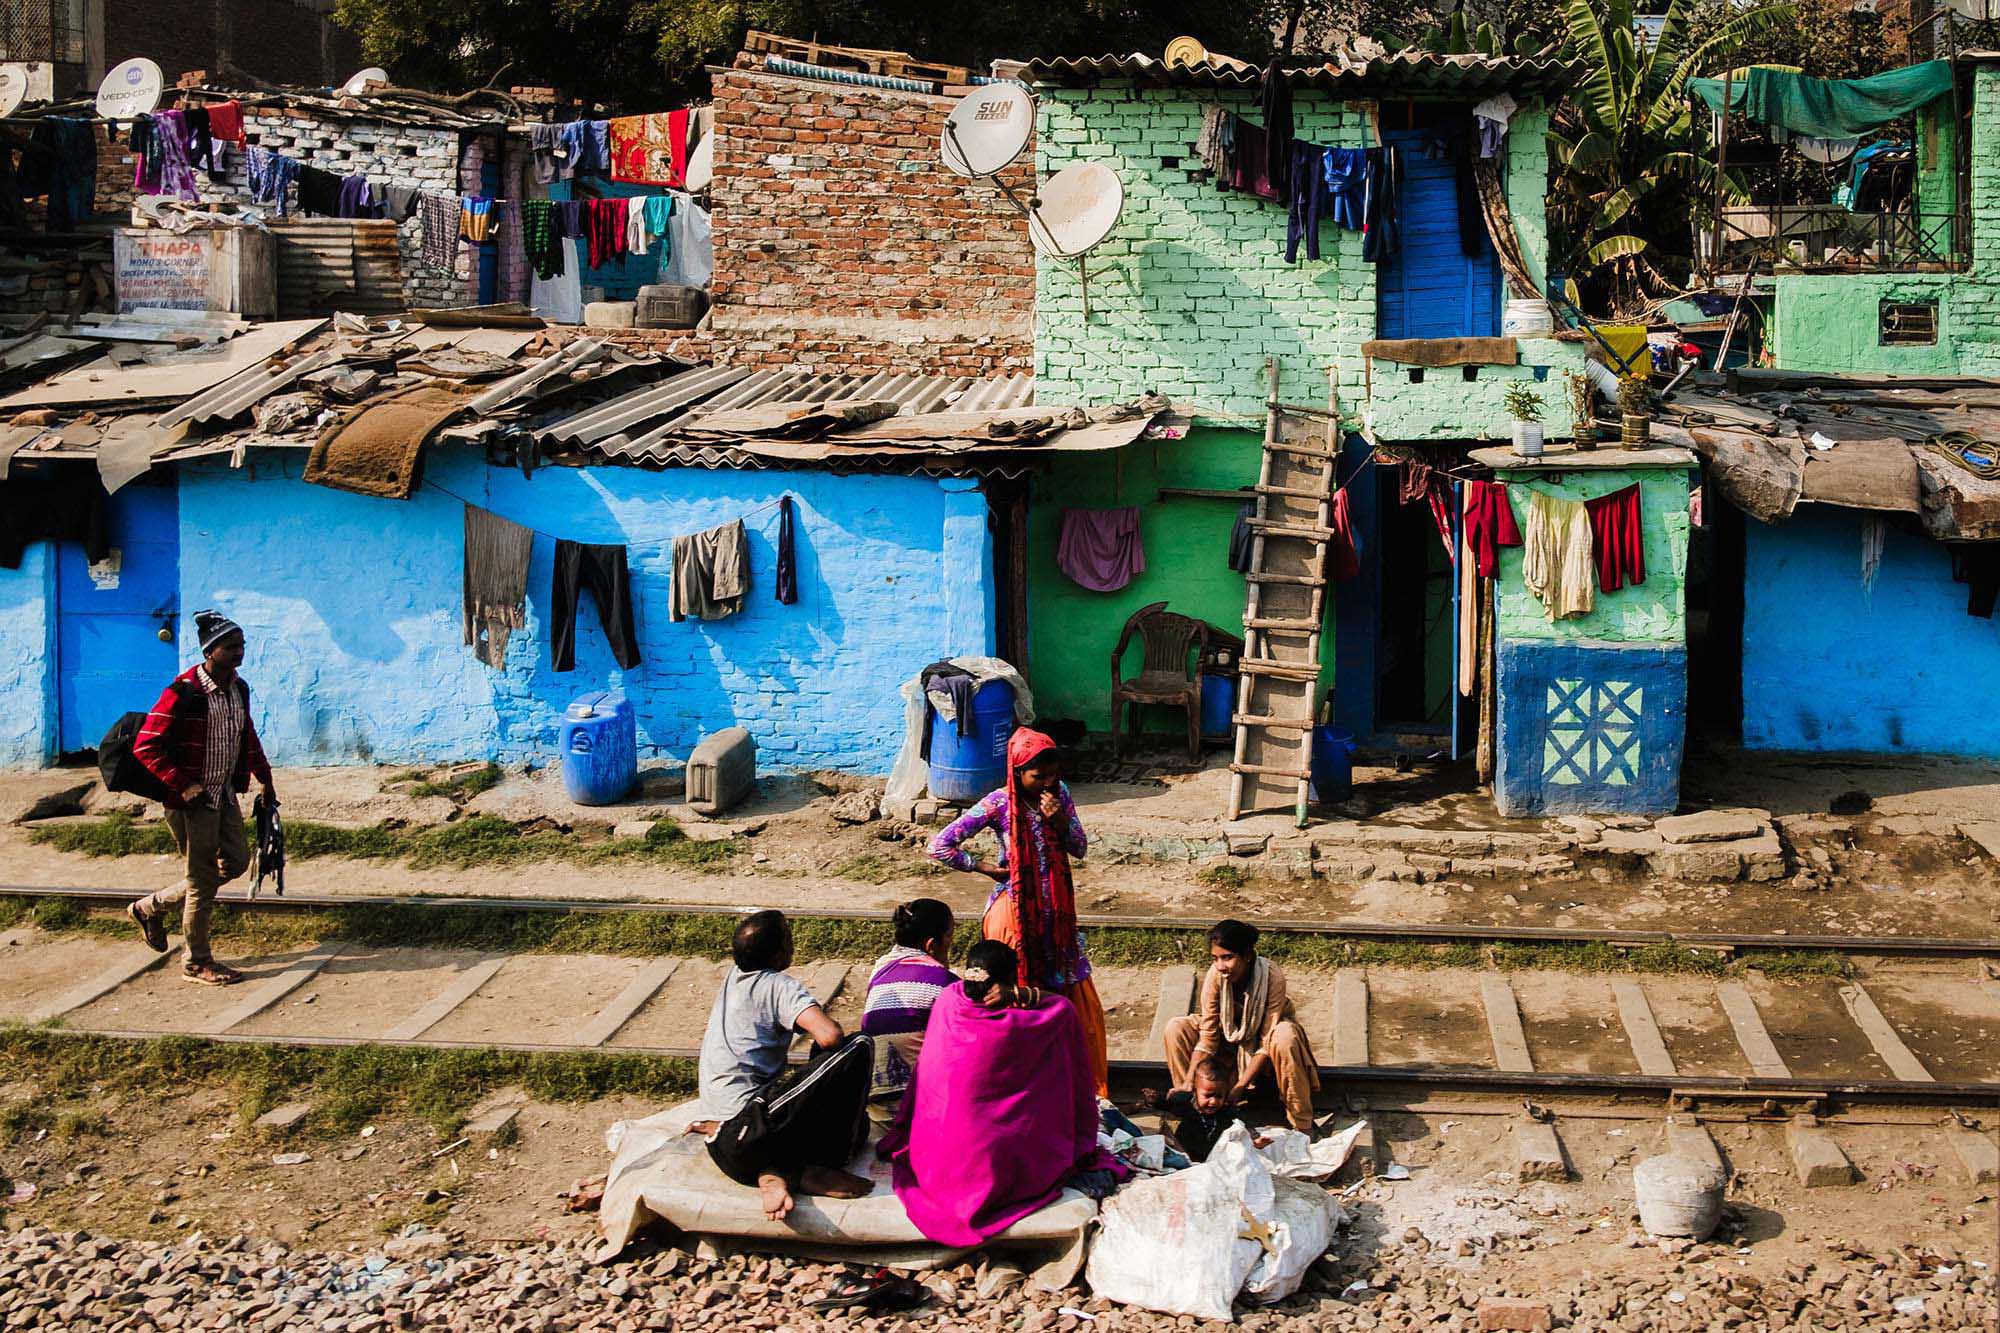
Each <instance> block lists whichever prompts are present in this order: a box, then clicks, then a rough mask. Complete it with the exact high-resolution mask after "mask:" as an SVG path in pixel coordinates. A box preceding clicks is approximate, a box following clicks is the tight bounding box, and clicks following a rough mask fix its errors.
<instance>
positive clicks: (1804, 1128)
mask: <svg viewBox="0 0 2000 1333" xmlns="http://www.w3.org/2000/svg"><path fill="white" fill-rule="evenodd" d="M1785 1142H1786V1144H1787V1145H1788V1146H1789V1147H1790V1148H1791V1151H1792V1172H1793V1174H1794V1175H1796V1176H1797V1177H1798V1178H1799V1184H1801V1185H1803V1186H1805V1187H1806V1188H1807V1189H1827V1188H1830V1187H1834V1186H1839V1185H1852V1184H1853V1183H1854V1164H1853V1163H1852V1162H1850V1161H1848V1160H1847V1154H1846V1153H1844V1152H1842V1151H1841V1150H1840V1145H1839V1144H1838V1143H1835V1142H1834V1141H1833V1135H1831V1134H1829V1133H1827V1132H1826V1130H1825V1129H1823V1128H1821V1127H1820V1123H1819V1118H1818V1117H1817V1116H1810V1115H1795V1116H1793V1117H1792V1118H1791V1120H1790V1121H1789V1122H1788V1123H1787V1124H1786V1126H1785Z"/></svg>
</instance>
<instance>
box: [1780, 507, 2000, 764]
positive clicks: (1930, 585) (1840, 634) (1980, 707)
mask: <svg viewBox="0 0 2000 1333" xmlns="http://www.w3.org/2000/svg"><path fill="white" fill-rule="evenodd" d="M1861 524H1862V519H1861V515H1859V514H1857V513H1854V512H1852V511H1850V510H1845V509H1836V508H1832V507H1829V506H1824V505H1802V506H1800V508H1799V509H1798V510H1797V512H1795V513H1794V514H1793V515H1792V517H1791V519H1790V520H1789V521H1788V522H1786V523H1785V524H1783V525H1782V526H1778V527H1767V526H1765V525H1764V524H1761V523H1755V522H1752V523H1746V524H1745V525H1744V526H1745V528H1746V529H1747V530H1748V531H1747V533H1746V542H1745V551H1744V580H1743V584H1744V590H1743V743H1744V744H1745V745H1746V746H1749V747H1751V748H1755V749H1783V750H1859V751H1873V752H1887V753H1916V752H1927V753H1935V754H1963V755H1974V756H1981V757H1987V758H2000V710H1996V709H1995V708H1994V706H1993V700H1992V695H1991V684H1992V681H1993V680H1994V679H1995V677H1996V675H2000V619H1994V620H1980V619H1978V618H1977V617H1974V616H1969V615H1967V614H1966V613H1965V602H1966V587H1965V585H1964V584H1960V583H1953V582H1952V581H1951V555H1950V552H1949V551H1947V550H1946V549H1945V547H1943V546H1942V545H1940V544H1939V543H1937V542H1934V541H1931V540H1929V539H1928V538H1925V537H1922V536H1918V535H1916V534H1914V533H1909V532H1904V531H1901V530H1899V529H1898V528H1897V527H1896V525H1895V523H1894V522H1893V521H1892V522H1891V523H1890V525H1889V531H1888V539H1887V541H1886V542H1885V544H1884V546H1883V551H1882V567H1881V570H1880V572H1879V573H1878V574H1877V575H1876V578H1875V587H1874V591H1873V594H1872V595H1865V594H1864V593H1863V592H1862V590H1861Z"/></svg>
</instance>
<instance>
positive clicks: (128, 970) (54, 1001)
mask: <svg viewBox="0 0 2000 1333" xmlns="http://www.w3.org/2000/svg"><path fill="white" fill-rule="evenodd" d="M180 956H181V946H180V945H178V944H176V945H174V946H173V947H172V948H170V949H168V950H167V951H166V952H165V953H156V952H154V951H153V949H152V948H151V946H149V945H146V944H143V943H140V942H137V941H135V942H133V943H132V944H130V945H127V946H126V947H125V948H124V949H122V950H120V951H119V954H118V956H117V957H116V958H114V959H113V960H112V961H111V963H110V964H108V965H107V966H106V967H105V968H104V970H103V971H101V972H99V973H97V974H96V975H94V976H92V977H91V978H90V979H89V980H88V981H83V982H79V983H78V984H77V985H75V986H73V987H72V988H70V989H69V990H66V991H63V992H61V993H59V994H57V995H55V996H53V997H51V998H50V999H48V1000H46V1001H44V1002H43V1003H42V1004H41V1005H39V1006H37V1007H36V1008H34V1009H31V1010H29V1011H28V1013H27V1015H26V1018H25V1021H26V1022H28V1023H46V1022H47V1021H48V1020H50V1019H51V1018H60V1017H62V1016H63V1015H64V1014H66V1013H69V1012H70V1011H71V1010H73V1009H81V1008H83V1006H85V1005H86V1004H89V1003H90V1002H91V1001H93V1000H98V999H102V998H103V997H104V996H106V995H109V994H110V993H111V992H112V991H115V990H117V989H118V988H119V987H120V986H122V985H124V984H125V983H126V982H128V981H130V980H132V978H134V977H137V976H142V975H144V974H145V973H147V972H150V971H152V970H153V969H154V968H156V967H158V966H160V965H161V964H162V963H164V962H166V961H167V960H168V959H170V958H178V957H180Z"/></svg>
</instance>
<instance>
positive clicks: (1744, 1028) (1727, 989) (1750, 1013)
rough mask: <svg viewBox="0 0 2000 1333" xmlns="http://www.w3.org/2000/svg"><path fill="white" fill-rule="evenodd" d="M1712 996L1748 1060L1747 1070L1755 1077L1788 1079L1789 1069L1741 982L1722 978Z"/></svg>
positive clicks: (1789, 1075)
mask: <svg viewBox="0 0 2000 1333" xmlns="http://www.w3.org/2000/svg"><path fill="white" fill-rule="evenodd" d="M1715 995H1716V998H1717V999H1718V1000H1720V1001H1721V1002H1722V1012H1723V1013H1724V1014H1725V1015H1727V1016H1728V1018H1729V1026H1730V1027H1731V1028H1733V1029H1735V1031H1736V1045H1737V1048H1738V1049H1740V1050H1741V1051H1742V1052H1743V1058H1744V1059H1746V1060H1748V1061H1749V1062H1750V1073H1751V1074H1752V1075H1753V1076H1755V1077H1757V1078H1790V1077H1791V1076H1792V1071H1791V1068H1790V1067H1789V1066H1788V1065H1786V1064H1785V1059H1784V1057H1783V1056H1781V1055H1779V1054H1778V1048H1777V1046H1776V1045H1774V1044H1773V1043H1772V1041H1771V1034H1770V1033H1769V1032H1768V1031H1766V1030H1765V1028H1764V1017H1763V1015H1761V1014H1759V1013H1758V1012H1757V1002H1756V1001H1755V1000H1753V999H1751V998H1750V992H1749V991H1748V990H1746V989H1745V988H1744V986H1743V983H1742V982H1740V981H1725V982H1723V983H1722V984H1721V985H1719V986H1717V987H1716V988H1715Z"/></svg>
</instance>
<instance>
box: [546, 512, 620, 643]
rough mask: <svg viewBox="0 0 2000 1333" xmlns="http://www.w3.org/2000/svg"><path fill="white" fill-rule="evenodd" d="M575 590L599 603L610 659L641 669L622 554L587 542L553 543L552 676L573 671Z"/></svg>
mask: <svg viewBox="0 0 2000 1333" xmlns="http://www.w3.org/2000/svg"><path fill="white" fill-rule="evenodd" d="M579 585H581V586H584V587H588V588H589V589H590V595H591V596H592V597H593V598H595V599H596V601H597V621H598V623H599V624H601V625H603V626H604V637H605V638H607V639H609V640H611V656H612V657H613V658H614V659H615V660H616V661H617V663H618V665H619V666H621V667H623V668H625V669H626V670H628V671H629V670H631V669H632V668H633V667H635V666H637V665H639V640H638V637H637V635H635V634H634V633H633V625H632V586H631V579H630V578H629V577H628V575H627V574H626V572H625V548H624V547H622V546H592V545H589V544H588V543H585V542H566V541H558V542H557V543H556V560H555V577H554V578H552V579H551V580H550V581H549V622H550V639H549V656H550V666H551V667H552V669H554V670H556V671H574V670H576V597H577V590H578V587H579Z"/></svg>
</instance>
